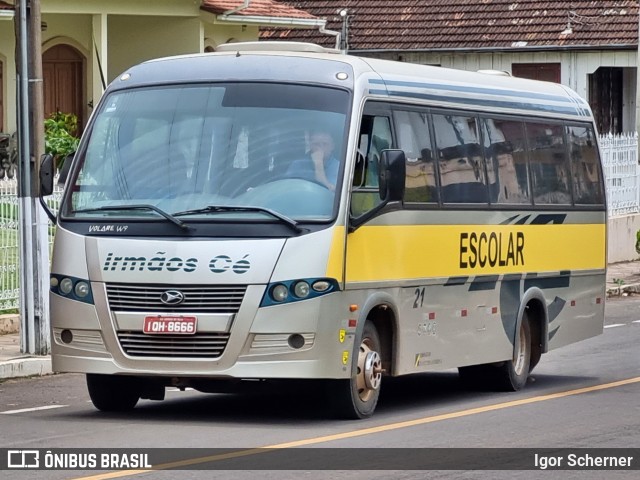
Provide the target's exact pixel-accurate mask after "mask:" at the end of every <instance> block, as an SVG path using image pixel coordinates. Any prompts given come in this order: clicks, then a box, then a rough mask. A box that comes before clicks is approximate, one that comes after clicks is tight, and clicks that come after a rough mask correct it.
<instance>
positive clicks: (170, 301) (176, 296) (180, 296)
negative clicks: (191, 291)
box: [160, 290, 185, 305]
mask: <svg viewBox="0 0 640 480" xmlns="http://www.w3.org/2000/svg"><path fill="white" fill-rule="evenodd" d="M184 298H185V297H184V293H182V292H181V291H179V290H166V291H164V292H162V294H161V295H160V301H161V302H162V303H164V304H165V305H180V304H181V303H182V302H184Z"/></svg>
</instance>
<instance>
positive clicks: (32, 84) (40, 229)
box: [16, 0, 50, 355]
mask: <svg viewBox="0 0 640 480" xmlns="http://www.w3.org/2000/svg"><path fill="white" fill-rule="evenodd" d="M16 6H17V7H18V8H17V10H18V12H19V14H18V15H16V22H17V23H16V32H17V38H16V42H17V50H18V52H19V55H17V56H16V61H17V62H18V68H17V69H16V70H17V72H18V74H17V82H18V89H17V90H18V150H19V157H20V163H19V167H20V168H19V169H18V174H19V179H20V183H19V191H18V197H19V220H20V221H19V236H20V314H21V328H20V350H21V351H22V352H23V353H30V354H36V355H46V354H48V353H49V351H50V340H49V302H48V299H49V297H48V277H49V274H48V271H49V246H48V241H47V238H48V237H47V228H48V223H47V220H46V216H45V215H44V212H43V211H42V208H41V206H40V204H39V201H38V193H39V163H40V157H41V155H42V154H43V153H44V118H43V117H44V114H43V108H44V102H43V88H42V47H41V45H42V39H41V33H40V32H41V23H42V21H41V15H40V0H29V1H28V0H19V2H18V4H17V5H16Z"/></svg>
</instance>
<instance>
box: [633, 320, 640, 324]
mask: <svg viewBox="0 0 640 480" xmlns="http://www.w3.org/2000/svg"><path fill="white" fill-rule="evenodd" d="M631 323H640V320H634V321H633V322H631Z"/></svg>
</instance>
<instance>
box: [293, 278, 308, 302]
mask: <svg viewBox="0 0 640 480" xmlns="http://www.w3.org/2000/svg"><path fill="white" fill-rule="evenodd" d="M293 294H294V295H295V296H296V297H298V298H307V297H308V296H309V284H308V283H307V282H305V281H304V280H301V281H299V282H296V283H294V284H293Z"/></svg>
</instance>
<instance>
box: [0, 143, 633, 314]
mask: <svg viewBox="0 0 640 480" xmlns="http://www.w3.org/2000/svg"><path fill="white" fill-rule="evenodd" d="M600 145H601V147H602V160H603V167H604V175H605V179H606V184H607V198H608V201H609V215H610V216H619V215H627V214H631V213H639V212H640V165H638V136H637V134H635V133H633V134H623V135H602V136H601V137H600ZM56 185H57V183H56ZM61 195H62V189H61V188H59V187H56V191H55V192H54V194H53V195H52V196H51V197H49V198H48V200H47V203H48V204H49V206H50V208H52V209H53V210H54V211H57V208H58V202H59V201H60V197H61ZM53 233H54V229H53V227H51V228H50V229H49V245H52V244H53ZM18 241H19V239H18V196H17V181H16V179H15V178H13V179H9V178H3V179H0V313H2V312H3V311H7V310H13V309H18V307H19V299H20V296H19V295H20V291H19V286H20V281H19V277H18V276H19V273H20V269H19V268H18V267H19V258H18V252H19V248H18V245H19V244H18Z"/></svg>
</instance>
